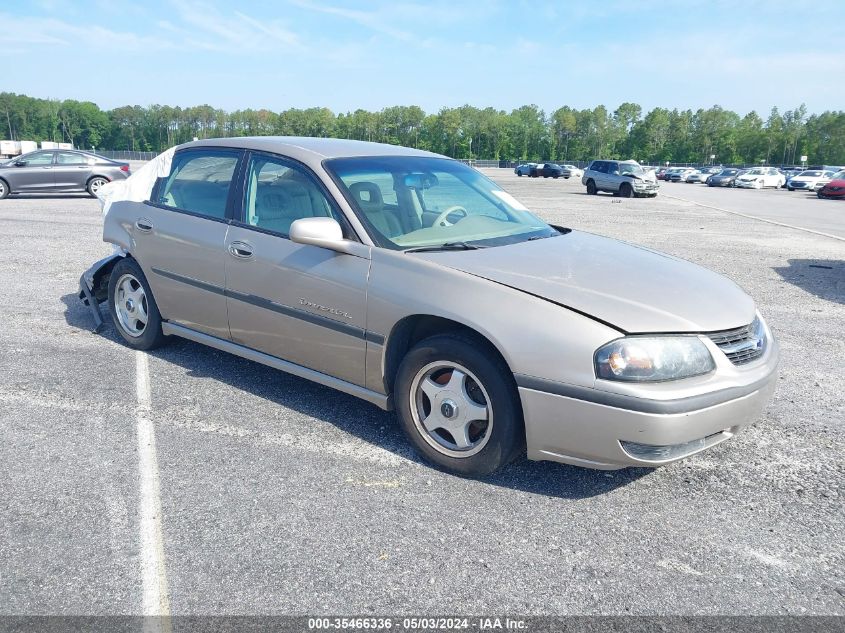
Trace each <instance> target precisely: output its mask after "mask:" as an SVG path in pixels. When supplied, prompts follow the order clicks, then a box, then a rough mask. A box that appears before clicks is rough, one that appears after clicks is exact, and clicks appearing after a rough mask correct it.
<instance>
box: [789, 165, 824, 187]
mask: <svg viewBox="0 0 845 633" xmlns="http://www.w3.org/2000/svg"><path fill="white" fill-rule="evenodd" d="M831 178H833V172H832V171H829V170H826V169H825V170H822V169H807V170H805V171H802V172H801V173H800V174H798V175H797V176H793V177H792V178H790V179H789V181H788V182H787V183H786V188H787V189H789V190H790V191H795V190H796V189H799V190H801V191H818V190H819V189H821V188H822V187H824V186H825V185H826V184H827V183H829V182H830V179H831Z"/></svg>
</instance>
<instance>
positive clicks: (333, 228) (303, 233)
mask: <svg viewBox="0 0 845 633" xmlns="http://www.w3.org/2000/svg"><path fill="white" fill-rule="evenodd" d="M290 239H291V241H292V242H296V243H297V244H308V245H310V246H319V247H320V248H327V249H328V250H330V251H335V252H336V253H343V254H345V255H354V256H355V257H366V258H369V251H370V249H369V247H367V246H364V245H363V244H360V243H358V242H353V241H352V240H347V239H344V238H343V229H341V228H340V224H338V222H337V220H335V219H334V218H301V219H299V220H295V221H294V222H293V224H291V225H290Z"/></svg>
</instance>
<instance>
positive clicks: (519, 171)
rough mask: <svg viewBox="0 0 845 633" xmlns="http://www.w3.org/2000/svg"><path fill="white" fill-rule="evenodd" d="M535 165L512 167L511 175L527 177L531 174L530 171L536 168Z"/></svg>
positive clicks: (525, 164) (524, 164) (526, 164)
mask: <svg viewBox="0 0 845 633" xmlns="http://www.w3.org/2000/svg"><path fill="white" fill-rule="evenodd" d="M536 166H537V163H523V164H522V165H517V166H516V167H514V170H513V173H515V174H516V175H517V176H527V175H528V174H530V173H531V169H532V168H534V167H536Z"/></svg>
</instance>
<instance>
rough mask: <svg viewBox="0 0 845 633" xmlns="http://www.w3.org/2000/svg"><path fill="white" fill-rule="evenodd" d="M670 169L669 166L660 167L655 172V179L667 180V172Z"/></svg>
mask: <svg viewBox="0 0 845 633" xmlns="http://www.w3.org/2000/svg"><path fill="white" fill-rule="evenodd" d="M667 171H669V168H668V167H659V168H657V170H655V172H654V178H655V180H666V172H667Z"/></svg>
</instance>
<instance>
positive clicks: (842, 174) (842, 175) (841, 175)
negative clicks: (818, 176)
mask: <svg viewBox="0 0 845 633" xmlns="http://www.w3.org/2000/svg"><path fill="white" fill-rule="evenodd" d="M831 180H845V169H843V170H842V171H838V172H836V173H835V174H833V177H832V178H831Z"/></svg>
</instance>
